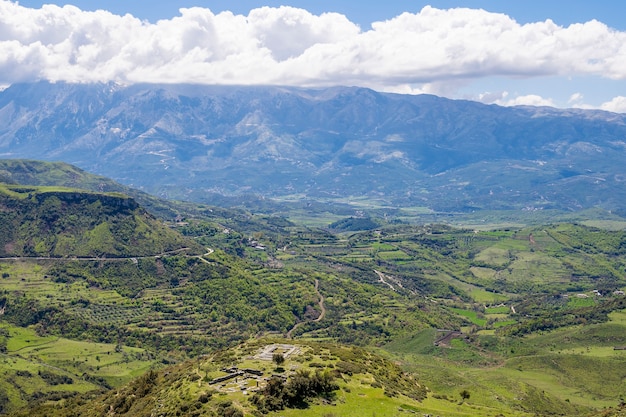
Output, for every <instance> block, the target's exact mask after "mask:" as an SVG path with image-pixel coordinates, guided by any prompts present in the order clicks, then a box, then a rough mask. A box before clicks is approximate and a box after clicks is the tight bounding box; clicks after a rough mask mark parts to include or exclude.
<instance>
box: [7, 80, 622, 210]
mask: <svg viewBox="0 0 626 417" xmlns="http://www.w3.org/2000/svg"><path fill="white" fill-rule="evenodd" d="M0 155H1V156H3V157H5V158H34V159H41V160H48V161H64V162H68V163H71V164H74V165H76V166H78V167H80V168H83V169H86V170H88V171H90V172H94V173H98V174H101V175H105V176H108V177H111V178H113V179H115V180H116V181H119V182H121V183H124V184H127V185H130V186H133V187H136V188H139V189H141V190H143V191H146V192H149V193H152V194H155V195H160V196H165V197H169V198H176V199H183V200H192V201H198V202H211V201H213V200H214V199H215V198H216V196H242V195H258V196H262V197H264V198H274V199H278V200H282V201H299V200H302V199H308V200H318V201H334V202H342V203H346V202H348V203H349V202H351V201H355V200H367V201H376V202H377V203H378V204H379V205H382V206H388V207H423V208H427V209H430V210H433V211H448V212H450V211H455V212H463V211H479V210H487V209H489V210H493V209H511V210H540V209H558V210H565V211H576V210H580V209H585V208H590V207H601V208H604V209H607V210H616V211H619V210H620V209H622V208H623V207H624V203H625V202H626V191H625V189H624V187H622V186H621V185H622V182H623V181H624V180H625V178H626V176H625V175H626V172H625V170H624V165H623V160H624V157H625V156H626V115H622V114H615V113H609V112H603V111H595V110H581V109H565V110H560V109H555V108H548V107H530V106H521V107H500V106H496V105H485V104H481V103H477V102H471V101H464V100H450V99H445V98H440V97H436V96H431V95H400V94H390V93H379V92H376V91H373V90H369V89H364V88H356V87H354V88H352V87H335V88H327V89H298V88H287V87H270V86H268V87H243V86H198V85H131V86H122V85H118V84H113V83H109V84H70V83H48V82H39V83H31V84H15V85H12V86H10V87H8V88H6V89H5V90H3V91H2V92H0Z"/></svg>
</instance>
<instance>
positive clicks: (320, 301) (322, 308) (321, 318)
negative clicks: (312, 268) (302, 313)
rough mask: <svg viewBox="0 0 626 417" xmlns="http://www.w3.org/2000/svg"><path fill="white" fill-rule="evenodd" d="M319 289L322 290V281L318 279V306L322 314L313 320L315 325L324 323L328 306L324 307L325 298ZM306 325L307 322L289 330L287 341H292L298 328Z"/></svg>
mask: <svg viewBox="0 0 626 417" xmlns="http://www.w3.org/2000/svg"><path fill="white" fill-rule="evenodd" d="M319 288H320V281H319V280H318V279H316V280H315V292H316V293H317V296H318V297H319V299H320V300H319V301H318V303H317V305H319V306H320V310H321V313H320V315H319V317H318V318H316V319H315V320H311V322H313V323H318V322H320V321H322V320H323V319H324V316H326V306H325V305H324V296H323V295H322V294H321V293H320V289H319ZM304 323H306V322H305V321H301V322H299V323H296V324H295V325H294V326H293V327H292V328H291V330H289V331H288V332H287V339H291V338H292V334H293V332H294V330H296V329H297V328H298V327H300V326H302V325H303V324H304Z"/></svg>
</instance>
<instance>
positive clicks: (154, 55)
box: [0, 0, 626, 107]
mask: <svg viewBox="0 0 626 417" xmlns="http://www.w3.org/2000/svg"><path fill="white" fill-rule="evenodd" d="M585 74H592V75H599V76H603V77H608V78H612V79H626V32H619V31H615V30H613V29H610V28H609V27H607V26H606V25H604V24H602V23H600V22H597V21H590V22H586V23H581V24H575V25H571V26H569V27H562V26H558V25H556V24H555V23H553V22H552V21H550V20H547V21H545V22H537V23H532V24H526V25H520V24H518V23H517V22H516V21H514V20H513V19H511V18H510V17H508V16H506V15H503V14H497V13H489V12H486V11H484V10H473V9H463V8H459V9H450V10H439V9H435V8H432V7H429V6H427V7H425V8H424V9H422V11H421V12H420V13H416V14H411V13H403V14H401V15H400V16H397V17H395V18H393V19H390V20H387V21H383V22H375V23H374V24H373V25H372V29H371V30H369V31H361V30H360V29H359V27H358V26H357V25H356V24H354V23H352V22H350V21H349V20H348V19H347V18H346V17H345V16H343V15H340V14H336V13H325V14H322V15H319V16H316V15H313V14H311V13H309V12H308V11H306V10H302V9H296V8H293V7H280V8H269V7H262V8H259V9H255V10H252V11H251V12H250V13H249V15H248V16H243V15H234V14H232V13H230V12H222V13H219V14H215V13H213V12H211V11H210V10H209V9H205V8H199V7H195V8H189V9H181V10H180V15H179V16H177V17H174V18H172V19H168V20H160V21H158V22H156V23H154V24H151V23H148V22H145V21H141V20H139V19H137V18H135V17H133V16H131V15H125V16H117V15H114V14H111V13H108V12H105V11H96V12H85V11H81V10H80V9H78V8H76V7H73V6H65V7H58V6H54V5H46V6H43V7H42V8H41V9H29V8H26V7H22V6H20V5H19V4H18V3H15V2H12V1H7V0H0V84H7V83H13V82H17V81H30V80H35V79H49V80H69V81H109V80H114V81H119V82H125V83H133V82H196V83H209V84H224V83H227V84H284V85H289V84H291V85H302V86H323V85H336V84H344V85H362V86H368V87H372V88H376V89H379V90H385V91H395V92H414V93H416V92H430V93H435V94H444V95H445V94H447V93H450V92H451V91H455V89H457V88H458V87H459V86H460V85H463V84H467V83H468V82H470V81H471V80H473V79H477V78H481V77H485V76H501V77H535V76H544V75H585ZM498 94H499V95H500V96H499V97H498ZM502 94H503V93H495V96H493V97H487V96H485V97H484V98H483V100H484V101H489V100H491V102H496V103H506V104H510V105H513V104H531V103H535V104H541V105H550V103H551V100H549V99H543V98H541V97H539V96H533V95H528V96H521V97H515V98H508V97H506V96H503V95H502ZM572 98H573V99H574V97H572ZM576 99H577V100H578V98H576ZM611 103H613V102H611ZM606 105H607V106H609V107H610V106H619V105H620V104H619V103H618V102H615V103H613V104H610V103H606Z"/></svg>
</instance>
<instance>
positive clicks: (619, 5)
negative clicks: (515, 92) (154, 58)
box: [19, 0, 626, 30]
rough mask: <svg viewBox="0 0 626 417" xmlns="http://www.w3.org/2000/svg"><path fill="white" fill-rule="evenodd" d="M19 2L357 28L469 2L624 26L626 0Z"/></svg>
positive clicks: (534, 16) (525, 14)
mask: <svg viewBox="0 0 626 417" xmlns="http://www.w3.org/2000/svg"><path fill="white" fill-rule="evenodd" d="M19 3H20V4H21V5H23V6H27V7H41V5H43V4H50V3H53V4H58V5H63V4H68V3H69V4H73V5H76V6H78V7H79V8H81V9H83V10H96V9H105V10H109V11H111V12H113V13H116V14H125V13H130V14H132V15H134V16H136V17H138V18H140V19H147V20H149V21H151V22H155V21H156V20H158V19H169V18H171V17H173V16H176V15H178V9H180V8H181V7H193V6H198V7H205V8H208V9H211V10H212V11H213V12H221V11H224V10H230V11H232V12H234V13H236V14H245V15H247V14H248V12H249V11H250V10H251V9H254V8H258V7H262V6H271V7H278V6H281V5H286V6H293V7H298V8H302V9H306V10H308V11H310V12H312V13H315V14H320V13H323V12H337V13H342V14H344V15H346V17H348V18H349V19H350V20H351V21H353V22H355V23H358V24H359V25H360V26H361V27H362V28H364V29H367V28H369V24H370V23H371V22H374V21H377V20H386V19H390V18H392V17H395V16H397V15H399V14H400V13H402V12H412V13H417V12H419V11H420V10H421V9H422V8H423V7H424V6H426V5H431V6H433V7H437V8H442V9H448V8H454V7H468V8H478V9H485V10H488V11H491V12H497V13H505V14H507V15H509V16H511V17H512V18H514V19H515V20H517V21H518V22H520V23H529V22H536V21H541V20H546V19H552V20H554V21H555V22H556V23H557V24H559V25H569V24H571V23H580V22H586V21H588V20H591V19H596V20H600V21H602V22H604V23H606V24H607V25H609V26H611V27H613V28H616V29H621V30H625V29H626V18H625V17H624V16H626V2H624V1H621V0H593V1H591V0H568V1H554V0H473V1H472V0H466V1H458V0H433V1H407V0H362V1H355V0H300V1H293V0H291V1H289V0H287V1H255V0H246V1H224V0H210V1H193V0H192V1H189V0H182V1H171V0H152V1H149V2H147V1H145V0H123V1H120V0H109V1H101V0H75V1H70V2H63V1H61V2H59V1H32V0H21V1H19Z"/></svg>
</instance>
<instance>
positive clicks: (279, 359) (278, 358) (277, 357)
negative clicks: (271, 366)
mask: <svg viewBox="0 0 626 417" xmlns="http://www.w3.org/2000/svg"><path fill="white" fill-rule="evenodd" d="M272 361H273V362H274V363H275V364H276V366H280V365H282V364H283V363H285V357H284V356H283V354H282V353H274V354H273V355H272Z"/></svg>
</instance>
